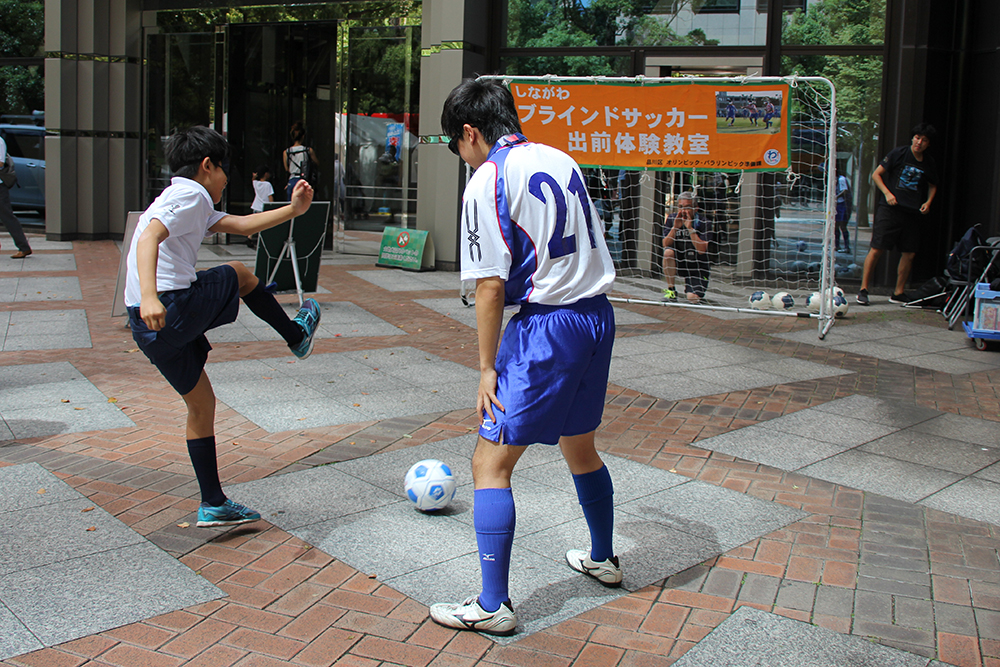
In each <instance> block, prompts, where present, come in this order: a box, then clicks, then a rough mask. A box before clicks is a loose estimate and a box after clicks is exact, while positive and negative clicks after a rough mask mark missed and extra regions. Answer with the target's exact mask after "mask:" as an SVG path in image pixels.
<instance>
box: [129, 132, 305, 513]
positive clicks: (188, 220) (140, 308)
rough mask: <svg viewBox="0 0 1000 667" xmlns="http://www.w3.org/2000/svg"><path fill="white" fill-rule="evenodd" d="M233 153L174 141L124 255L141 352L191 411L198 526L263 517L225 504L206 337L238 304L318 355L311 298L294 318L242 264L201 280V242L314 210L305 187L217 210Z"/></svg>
mask: <svg viewBox="0 0 1000 667" xmlns="http://www.w3.org/2000/svg"><path fill="white" fill-rule="evenodd" d="M229 155H230V148H229V143H228V142H227V141H226V139H225V138H224V137H223V136H222V135H221V134H219V133H218V132H216V131H215V130H210V129H208V128H206V127H192V128H190V129H188V130H183V131H181V132H178V133H177V134H174V135H173V136H172V137H170V140H169V142H168V144H167V163H168V164H169V165H170V170H171V171H172V172H173V173H174V177H173V178H172V179H171V181H170V186H169V187H167V188H166V189H165V190H164V191H163V192H162V193H160V196H159V197H157V198H156V200H155V201H154V202H153V203H152V205H150V207H149V208H148V209H146V211H145V212H144V213H143V214H142V217H141V218H139V224H138V225H137V226H136V229H135V234H134V235H133V236H132V244H131V247H130V248H129V250H128V258H127V274H126V281H125V304H126V305H127V306H128V314H129V326H130V327H131V328H132V337H133V338H134V339H135V341H136V343H138V345H139V349H141V350H142V351H143V353H144V354H145V355H146V356H147V357H148V358H149V360H150V362H152V364H153V365H154V366H156V368H157V369H158V370H159V371H160V373H162V374H163V377H164V378H166V380H167V382H169V383H170V386H172V387H173V388H174V389H175V390H176V391H177V393H178V394H180V395H181V398H183V399H184V403H185V404H186V405H187V446H188V454H189V455H190V456H191V463H192V465H193V466H194V471H195V475H196V476H197V478H198V486H199V487H200V489H201V506H200V507H199V508H198V525H199V526H201V527H205V526H233V525H236V524H241V523H249V522H251V521H256V520H258V519H260V514H259V513H257V512H255V511H253V510H251V509H250V508H248V507H244V506H243V505H240V504H239V503H235V502H233V501H232V500H229V499H228V498H226V494H225V493H223V492H222V484H221V482H220V481H219V469H218V463H217V461H216V457H215V393H214V392H213V391H212V384H211V382H209V381H208V375H206V373H205V361H206V360H207V359H208V351H209V350H211V349H212V346H211V345H210V344H209V342H208V339H207V338H205V332H206V331H208V330H209V329H214V328H215V327H219V326H222V325H224V324H229V323H230V322H233V321H234V320H235V319H236V315H237V313H238V312H239V299H243V302H244V303H245V304H246V305H247V307H248V308H249V309H250V310H251V312H253V314H254V315H256V316H257V317H259V318H260V319H262V320H264V321H265V322H267V323H268V324H269V325H271V327H272V328H274V330H275V331H277V332H278V333H279V334H280V335H281V337H282V338H284V339H285V342H287V343H288V347H289V348H291V350H292V353H293V354H294V355H295V356H296V357H298V358H299V359H305V358H306V357H308V356H309V354H310V353H311V352H312V347H313V336H314V335H315V334H316V327H317V326H318V325H319V319H320V309H319V304H318V303H316V301H315V300H314V299H306V301H305V302H304V303H303V304H302V309H301V310H299V312H298V314H297V315H296V316H295V319H294V320H292V319H289V317H288V315H287V314H286V313H285V311H284V309H283V308H282V307H281V304H279V303H278V302H277V300H276V299H275V298H274V296H273V295H272V294H269V293H268V292H265V291H264V286H263V285H262V284H261V282H260V281H259V280H258V279H257V277H256V276H254V274H253V272H252V271H250V269H248V268H247V267H246V266H244V265H243V264H242V263H241V262H229V263H227V264H223V265H221V266H216V267H214V268H212V269H208V270H207V271H195V262H196V261H197V259H198V247H199V246H200V245H201V241H202V239H203V238H204V237H205V236H208V235H210V234H214V233H218V232H222V233H227V234H241V235H243V236H250V235H251V234H255V233H257V232H260V231H262V230H265V229H269V228H271V227H274V226H275V225H279V224H281V223H282V222H285V221H286V220H290V219H291V218H294V217H296V216H299V215H302V214H303V213H305V212H306V211H307V210H309V206H310V205H311V204H312V199H313V189H312V187H311V186H310V185H309V184H308V183H306V182H305V181H300V182H299V183H298V184H297V185H296V187H295V190H294V192H293V193H292V201H291V204H289V205H288V206H284V207H282V208H279V209H274V210H271V211H266V212H263V213H254V214H253V215H246V216H238V215H228V214H226V213H223V212H220V211H216V210H215V208H214V207H215V204H218V203H219V200H220V199H221V198H222V191H223V190H224V189H225V187H226V184H227V183H228V165H229Z"/></svg>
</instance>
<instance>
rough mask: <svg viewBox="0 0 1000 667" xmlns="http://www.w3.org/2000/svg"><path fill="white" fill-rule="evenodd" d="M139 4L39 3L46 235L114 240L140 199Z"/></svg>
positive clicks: (104, 0) (133, 0)
mask: <svg viewBox="0 0 1000 667" xmlns="http://www.w3.org/2000/svg"><path fill="white" fill-rule="evenodd" d="M140 18H141V13H140V2H139V1H138V0H46V3H45V51H46V58H45V124H46V128H47V129H48V131H49V136H47V137H46V139H45V158H46V174H45V192H46V208H47V212H46V234H47V236H48V237H49V238H51V239H54V240H69V239H77V238H80V239H100V238H109V237H120V236H121V235H122V234H123V233H124V230H125V217H126V214H127V212H128V211H129V210H130V209H134V208H136V207H137V206H138V202H139V188H140V182H139V173H140V159H141V154H140V151H139V132H140V128H141V124H140V121H141V109H142V105H141V93H142V91H141V81H142V73H141V69H140V67H141V64H140V63H141V56H142V48H141V45H142V32H141V26H140Z"/></svg>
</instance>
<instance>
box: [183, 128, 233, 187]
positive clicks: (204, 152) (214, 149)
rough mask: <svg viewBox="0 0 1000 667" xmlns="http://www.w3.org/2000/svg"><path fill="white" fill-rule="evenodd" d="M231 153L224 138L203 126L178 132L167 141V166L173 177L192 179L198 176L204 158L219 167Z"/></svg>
mask: <svg viewBox="0 0 1000 667" xmlns="http://www.w3.org/2000/svg"><path fill="white" fill-rule="evenodd" d="M231 153H232V149H230V147H229V142H228V141H226V138H225V137H224V136H222V135H221V134H219V133H218V132H216V131H215V130H213V129H211V128H208V127H205V126H203V125H195V126H194V127H189V128H188V129H186V130H179V131H177V132H175V133H174V134H172V135H171V136H170V139H168V140H167V165H168V166H169V167H170V171H172V172H173V173H174V176H183V177H184V178H193V177H194V176H196V175H197V174H198V166H199V165H200V164H201V161H202V160H204V159H205V158H208V159H209V160H211V161H212V164H214V165H217V166H219V167H221V166H223V164H225V163H226V162H227V161H228V160H229V156H230V155H231Z"/></svg>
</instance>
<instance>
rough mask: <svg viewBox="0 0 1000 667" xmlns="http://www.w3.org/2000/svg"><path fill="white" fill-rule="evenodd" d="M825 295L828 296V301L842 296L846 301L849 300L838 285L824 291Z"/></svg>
mask: <svg viewBox="0 0 1000 667" xmlns="http://www.w3.org/2000/svg"><path fill="white" fill-rule="evenodd" d="M823 294H824V295H826V298H827V299H832V298H836V297H838V296H842V297H844V300H845V301H846V300H847V296H846V295H845V294H844V290H842V289H840V288H839V287H837V286H836V285H834V286H833V287H831V288H829V289H827V290H824V292H823Z"/></svg>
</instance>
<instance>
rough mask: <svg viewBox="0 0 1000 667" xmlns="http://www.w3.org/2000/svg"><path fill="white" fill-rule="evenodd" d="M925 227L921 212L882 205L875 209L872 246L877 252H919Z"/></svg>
mask: <svg viewBox="0 0 1000 667" xmlns="http://www.w3.org/2000/svg"><path fill="white" fill-rule="evenodd" d="M923 226H924V216H923V214H922V213H920V212H919V211H912V210H910V209H906V208H900V207H899V206H898V205H897V206H889V205H888V204H880V205H879V207H878V208H877V209H875V223H874V224H873V225H872V243H871V246H872V247H873V248H875V249H876V250H899V251H900V252H917V250H919V249H920V236H921V232H922V231H923Z"/></svg>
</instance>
